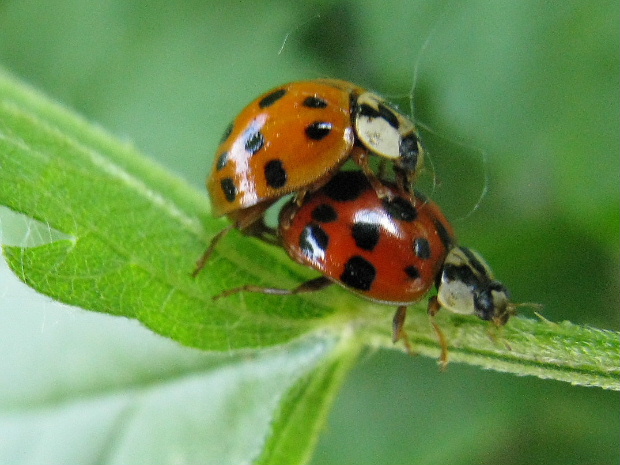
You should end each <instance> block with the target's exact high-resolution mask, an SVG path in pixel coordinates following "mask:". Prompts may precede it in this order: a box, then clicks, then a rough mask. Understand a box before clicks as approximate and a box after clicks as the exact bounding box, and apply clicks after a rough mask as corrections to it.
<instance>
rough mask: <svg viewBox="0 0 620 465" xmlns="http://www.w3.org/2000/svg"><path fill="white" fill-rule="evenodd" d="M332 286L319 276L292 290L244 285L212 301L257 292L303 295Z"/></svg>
mask: <svg viewBox="0 0 620 465" xmlns="http://www.w3.org/2000/svg"><path fill="white" fill-rule="evenodd" d="M332 284H333V281H331V280H330V279H328V278H326V277H325V276H320V277H318V278H314V279H311V280H309V281H306V282H304V283H301V284H300V285H299V286H297V287H294V288H293V289H280V288H276V287H261V286H254V285H252V284H246V285H245V286H240V287H235V288H233V289H228V290H227V291H224V292H220V293H219V294H217V295H215V296H213V300H218V299H221V298H222V297H228V296H230V295H233V294H237V293H239V292H258V293H261V294H271V295H296V294H305V293H307V292H316V291H320V290H321V289H325V288H326V287H328V286H330V285H332Z"/></svg>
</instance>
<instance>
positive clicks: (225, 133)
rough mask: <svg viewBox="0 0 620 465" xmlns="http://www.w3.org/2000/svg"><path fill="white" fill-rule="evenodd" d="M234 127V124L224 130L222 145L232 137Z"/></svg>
mask: <svg viewBox="0 0 620 465" xmlns="http://www.w3.org/2000/svg"><path fill="white" fill-rule="evenodd" d="M233 127H234V124H233V123H230V124H229V125H228V126H226V129H224V134H222V137H221V138H220V144H221V143H222V142H224V141H225V140H226V139H228V137H230V133H231V132H232V131H233Z"/></svg>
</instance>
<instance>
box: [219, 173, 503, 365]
mask: <svg viewBox="0 0 620 465" xmlns="http://www.w3.org/2000/svg"><path fill="white" fill-rule="evenodd" d="M384 185H385V187H386V188H388V189H390V191H391V193H392V194H393V195H392V197H390V198H384V199H381V198H380V197H379V196H378V195H377V192H376V191H375V189H373V188H372V186H371V185H370V183H369V182H368V180H367V178H366V176H365V175H364V174H363V173H361V172H359V171H341V172H339V173H337V174H336V175H335V176H334V177H333V178H332V179H331V181H330V182H329V183H328V184H326V185H325V186H324V187H323V188H322V189H320V190H319V191H317V192H314V193H312V194H310V195H308V196H307V197H306V198H305V200H304V203H303V204H302V205H301V206H299V205H297V204H296V203H295V202H294V201H291V202H289V203H288V204H286V205H285V206H284V207H283V209H282V211H281V212H280V224H279V229H278V232H279V235H280V238H281V241H282V245H283V247H284V248H285V250H286V251H287V253H288V254H289V255H290V257H291V258H292V259H293V260H295V261H296V262H298V263H300V264H302V265H306V266H309V267H311V268H313V269H315V270H317V271H320V272H321V274H322V276H320V277H318V278H315V279H312V280H310V281H307V282H305V283H302V284H301V285H300V286H298V287H296V288H294V289H279V288H262V287H257V286H252V285H248V286H243V287H240V288H236V289H231V290H228V291H225V292H223V293H221V294H219V295H218V296H216V298H221V297H224V296H228V295H231V294H234V293H236V292H239V291H250V292H263V293H267V294H281V295H287V294H299V293H303V292H312V291H317V290H320V289H323V288H325V287H327V286H329V285H331V284H333V283H337V284H340V285H341V286H343V287H345V288H347V289H349V290H350V291H352V292H354V293H356V294H358V295H360V296H362V297H365V298H367V299H369V300H372V301H375V302H379V303H384V304H389V305H397V306H398V309H397V311H396V313H395V315H394V321H393V332H394V341H395V342H396V341H398V340H400V339H404V342H405V344H406V346H407V348H408V350H409V351H411V347H410V344H409V342H408V340H407V336H406V333H405V331H404V329H403V327H404V322H405V316H406V310H407V306H408V305H411V304H413V303H415V302H418V301H419V300H421V299H422V298H423V297H424V296H425V295H426V294H427V293H428V292H429V290H430V289H431V287H432V286H433V284H437V286H438V294H437V296H436V297H432V298H431V299H430V300H429V306H428V308H429V313H430V314H431V316H434V315H435V314H436V313H437V311H439V309H440V308H441V307H445V308H447V309H448V310H450V311H452V312H456V313H461V314H473V315H477V316H478V317H480V318H482V319H484V320H491V321H493V322H494V323H496V324H497V325H503V324H505V323H506V321H507V320H508V318H509V317H510V316H511V315H512V314H514V308H515V306H514V305H513V304H512V303H510V301H509V297H508V291H507V290H506V288H505V287H504V286H503V285H502V284H501V283H499V282H498V281H496V280H495V279H494V278H493V276H492V273H491V270H490V268H489V267H488V265H487V264H486V263H485V262H484V260H483V259H482V258H481V257H480V256H479V255H478V254H477V253H476V252H473V251H472V250H470V249H467V248H465V247H457V246H456V245H455V236H454V232H453V230H452V226H451V225H450V223H449V222H448V221H447V219H446V217H445V216H444V215H443V213H442V212H441V210H440V209H439V207H438V206H437V205H436V204H434V203H433V202H431V201H430V200H428V199H425V198H424V197H423V196H421V194H419V193H415V194H414V195H413V196H409V195H408V194H403V193H402V192H400V191H399V189H398V188H397V187H396V186H394V185H393V184H388V183H385V184H384ZM433 326H434V327H435V330H436V332H437V335H438V337H439V339H440V343H441V346H442V355H441V361H442V363H444V364H445V363H446V362H447V354H448V351H447V342H446V339H445V337H444V336H443V333H442V332H441V329H440V328H439V327H438V326H437V325H436V324H435V322H434V321H433Z"/></svg>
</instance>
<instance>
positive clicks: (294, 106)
mask: <svg viewBox="0 0 620 465" xmlns="http://www.w3.org/2000/svg"><path fill="white" fill-rule="evenodd" d="M369 155H378V156H380V157H382V158H383V159H386V160H389V161H391V162H392V163H393V167H394V169H395V172H396V175H397V179H398V180H399V185H400V186H401V188H402V189H403V190H408V189H409V187H410V185H411V183H412V182H413V180H414V178H415V175H416V173H417V172H418V171H419V170H420V168H421V166H422V162H423V149H422V146H421V144H420V141H419V138H418V135H417V130H416V128H415V126H414V125H413V123H412V122H411V121H410V120H409V119H408V118H407V117H405V116H404V115H402V114H401V113H399V112H398V111H397V110H396V109H394V108H393V107H392V106H390V105H389V104H388V103H387V102H386V101H385V100H383V99H382V98H381V97H379V96H378V95H376V94H374V93H372V92H369V91H367V90H366V89H364V88H362V87H359V86H357V85H355V84H352V83H350V82H346V81H340V80H335V79H318V80H312V81H299V82H292V83H289V84H285V85H283V86H280V87H278V88H276V89H273V90H271V91H269V92H267V93H266V94H264V95H262V96H260V97H259V98H258V99H256V100H254V101H253V102H252V103H250V104H249V105H248V106H247V107H246V108H245V109H244V110H243V111H242V112H241V113H240V114H239V115H238V116H237V118H236V119H235V121H234V122H233V123H232V124H231V125H230V126H229V127H228V128H227V129H226V131H225V133H224V136H223V137H222V141H221V144H220V146H219V148H218V150H217V152H216V156H215V162H214V166H213V169H212V171H211V175H210V177H209V178H208V180H207V189H208V191H209V194H210V197H211V202H212V206H213V214H214V215H215V216H222V215H227V216H228V217H229V218H230V219H231V220H232V222H233V224H232V225H230V226H229V227H227V228H225V229H224V230H222V231H220V233H218V234H217V235H216V236H215V237H214V238H213V239H212V241H211V244H210V246H209V248H208V249H207V250H206V251H205V253H204V255H203V257H202V258H201V259H200V260H199V262H198V263H197V266H196V270H195V271H194V275H196V274H197V273H198V272H199V271H200V269H201V268H202V267H203V266H204V265H205V263H206V261H207V260H208V258H209V256H210V255H211V253H212V252H213V250H214V248H215V245H216V244H217V242H218V241H219V240H220V239H221V238H222V237H223V236H224V235H226V234H227V233H228V232H229V231H230V230H232V229H233V228H237V229H240V230H242V231H243V232H244V233H246V234H250V235H255V236H259V237H261V238H263V239H264V240H267V241H268V242H272V243H277V239H276V238H275V235H274V231H273V230H272V229H271V228H268V227H267V226H266V225H265V224H264V222H263V215H264V212H265V210H266V209H267V208H269V207H270V206H271V205H272V204H273V203H274V202H275V201H277V200H278V199H279V198H281V197H282V196H284V195H287V194H290V193H295V194H296V202H297V204H301V201H302V199H303V197H304V195H306V193H308V192H312V191H315V190H317V189H319V188H320V187H321V186H322V185H324V184H325V183H326V182H327V181H328V180H329V179H330V178H331V177H332V176H333V175H334V174H335V173H336V172H337V171H338V170H339V168H340V167H341V166H342V164H343V163H344V162H345V161H347V160H348V159H352V160H354V161H355V162H356V163H357V164H358V165H359V166H360V167H361V168H362V170H363V172H364V173H365V174H366V176H367V177H368V179H369V181H370V182H371V184H372V186H373V188H375V189H376V190H377V192H378V193H379V195H380V196H381V197H385V196H390V195H391V193H390V191H389V190H388V189H385V188H384V187H383V185H382V184H381V182H379V180H378V179H377V177H376V176H375V174H374V172H373V170H372V169H371V168H370V166H369V162H368V156H369Z"/></svg>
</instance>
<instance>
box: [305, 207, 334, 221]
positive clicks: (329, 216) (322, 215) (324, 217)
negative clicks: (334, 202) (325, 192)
mask: <svg viewBox="0 0 620 465" xmlns="http://www.w3.org/2000/svg"><path fill="white" fill-rule="evenodd" d="M311 216H312V219H313V220H314V221H317V222H319V223H331V222H332V221H336V220H337V219H338V212H337V211H336V210H335V209H334V207H332V206H331V205H329V204H327V203H322V204H321V205H319V206H318V207H316V208H315V209H314V210H312V213H311Z"/></svg>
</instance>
